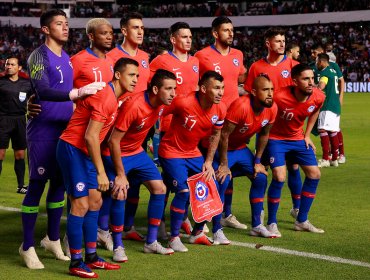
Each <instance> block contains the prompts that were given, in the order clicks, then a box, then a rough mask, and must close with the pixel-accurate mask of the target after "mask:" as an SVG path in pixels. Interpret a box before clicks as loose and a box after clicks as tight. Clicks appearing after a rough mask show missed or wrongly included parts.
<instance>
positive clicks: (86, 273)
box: [77, 270, 95, 276]
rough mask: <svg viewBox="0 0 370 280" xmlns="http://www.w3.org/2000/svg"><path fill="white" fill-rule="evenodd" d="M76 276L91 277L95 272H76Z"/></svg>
mask: <svg viewBox="0 0 370 280" xmlns="http://www.w3.org/2000/svg"><path fill="white" fill-rule="evenodd" d="M77 274H78V275H86V276H93V275H94V274H95V272H85V271H81V270H80V271H77Z"/></svg>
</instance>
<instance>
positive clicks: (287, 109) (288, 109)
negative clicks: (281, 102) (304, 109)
mask: <svg viewBox="0 0 370 280" xmlns="http://www.w3.org/2000/svg"><path fill="white" fill-rule="evenodd" d="M285 110H286V111H290V110H294V108H286V109H285Z"/></svg>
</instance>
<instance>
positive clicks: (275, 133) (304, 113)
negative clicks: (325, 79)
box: [269, 87, 325, 140]
mask: <svg viewBox="0 0 370 280" xmlns="http://www.w3.org/2000/svg"><path fill="white" fill-rule="evenodd" d="M292 91H293V88H292V87H288V88H283V89H281V90H279V91H277V92H275V93H274V102H275V103H276V105H277V107H278V113H277V116H276V120H275V124H274V125H273V126H272V128H271V130H270V137H269V138H270V139H275V140H303V139H304V131H303V126H304V123H305V120H306V118H308V117H309V116H311V115H312V114H314V113H315V112H316V111H317V110H320V108H321V107H322V105H323V103H324V100H325V94H324V93H323V92H322V91H321V90H319V89H317V88H314V89H313V93H312V95H311V96H310V97H309V98H308V100H307V101H306V102H299V101H297V99H296V98H295V96H294V94H293V92H292Z"/></svg>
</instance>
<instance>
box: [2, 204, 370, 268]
mask: <svg viewBox="0 0 370 280" xmlns="http://www.w3.org/2000/svg"><path fill="white" fill-rule="evenodd" d="M0 210H4V211H9V212H21V209H19V208H14V207H5V206H1V205H0ZM40 215H42V216H46V214H45V213H40ZM62 219H63V220H65V219H66V217H64V216H63V217H62ZM137 229H138V230H147V229H146V228H144V227H142V228H141V227H139V228H137ZM182 237H189V236H188V235H186V234H183V235H182ZM231 245H234V246H239V247H245V248H250V249H257V250H262V251H267V252H275V253H278V254H286V255H292V256H298V257H304V258H310V259H317V260H325V261H329V262H333V263H342V264H350V265H354V266H362V267H367V268H370V263H367V262H361V261H356V260H351V259H344V258H340V257H333V256H327V255H320V254H315V253H308V252H302V251H296V250H289V249H284V248H278V247H272V246H265V245H262V246H261V244H260V243H257V244H254V243H246V242H238V241H231ZM257 247H258V248H257Z"/></svg>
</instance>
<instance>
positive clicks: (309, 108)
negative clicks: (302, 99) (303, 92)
mask: <svg viewBox="0 0 370 280" xmlns="http://www.w3.org/2000/svg"><path fill="white" fill-rule="evenodd" d="M315 108H316V106H315V105H311V106H310V107H308V109H307V112H309V113H312V112H313V110H315Z"/></svg>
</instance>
